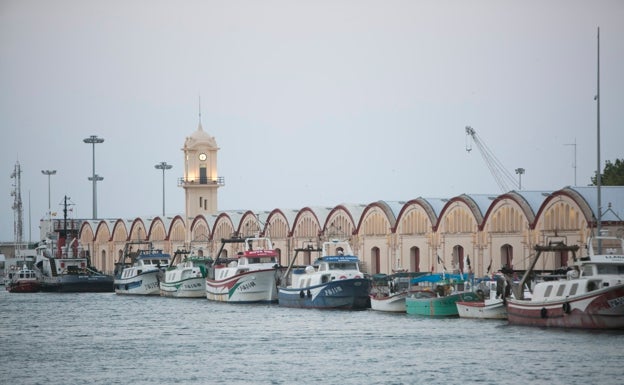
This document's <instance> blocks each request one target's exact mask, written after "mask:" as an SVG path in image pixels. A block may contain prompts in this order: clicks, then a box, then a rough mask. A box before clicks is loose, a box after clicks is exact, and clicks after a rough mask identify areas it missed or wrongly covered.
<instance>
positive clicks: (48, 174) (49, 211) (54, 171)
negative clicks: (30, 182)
mask: <svg viewBox="0 0 624 385" xmlns="http://www.w3.org/2000/svg"><path fill="white" fill-rule="evenodd" d="M41 173H42V174H43V175H47V176H48V215H52V214H51V210H52V205H51V203H50V176H52V175H54V174H56V170H41Z"/></svg>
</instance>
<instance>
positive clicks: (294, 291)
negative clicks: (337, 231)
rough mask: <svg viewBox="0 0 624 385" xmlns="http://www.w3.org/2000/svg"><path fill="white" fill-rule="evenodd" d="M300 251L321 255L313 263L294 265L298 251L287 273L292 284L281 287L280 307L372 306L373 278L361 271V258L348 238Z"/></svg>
mask: <svg viewBox="0 0 624 385" xmlns="http://www.w3.org/2000/svg"><path fill="white" fill-rule="evenodd" d="M296 251H297V252H299V251H308V252H312V251H316V252H318V253H320V254H321V256H320V257H319V258H318V259H317V260H316V261H315V262H314V264H313V265H308V266H305V267H301V266H298V267H294V264H293V263H294V261H295V260H296V257H297V254H296V253H295V256H294V257H293V259H292V261H291V262H290V263H289V266H288V269H287V273H286V277H287V281H290V282H291V283H290V285H286V286H280V287H279V294H278V296H279V305H280V306H284V307H294V308H315V309H347V310H360V309H366V308H369V307H370V297H369V294H370V288H371V283H370V280H369V279H368V278H366V277H365V276H364V273H362V272H361V271H360V267H359V263H360V260H359V258H358V257H356V256H355V255H354V254H353V251H352V249H351V245H350V244H349V243H348V242H347V241H341V240H331V241H327V242H324V243H323V245H322V247H321V248H312V247H308V248H303V249H297V250H296ZM290 272H292V273H290Z"/></svg>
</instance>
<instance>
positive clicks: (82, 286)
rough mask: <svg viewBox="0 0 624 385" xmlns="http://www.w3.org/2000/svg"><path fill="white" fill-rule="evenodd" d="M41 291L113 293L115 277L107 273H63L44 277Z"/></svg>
mask: <svg viewBox="0 0 624 385" xmlns="http://www.w3.org/2000/svg"><path fill="white" fill-rule="evenodd" d="M41 291H44V292H56V293H111V292H113V277H111V276H107V275H62V276H56V277H43V278H42V280H41Z"/></svg>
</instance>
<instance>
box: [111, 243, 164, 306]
mask: <svg viewBox="0 0 624 385" xmlns="http://www.w3.org/2000/svg"><path fill="white" fill-rule="evenodd" d="M135 246H136V247H137V249H136V250H133V248H134V247H135ZM170 260H171V256H170V255H169V254H167V253H163V251H162V250H158V249H153V248H152V244H151V242H141V241H137V242H129V243H127V244H126V246H125V249H124V252H123V255H122V256H121V257H120V260H119V262H117V263H116V264H115V293H117V294H133V295H160V281H161V280H162V279H163V278H164V275H165V269H166V268H167V267H168V266H169V262H170Z"/></svg>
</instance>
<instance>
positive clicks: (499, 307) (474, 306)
mask: <svg viewBox="0 0 624 385" xmlns="http://www.w3.org/2000/svg"><path fill="white" fill-rule="evenodd" d="M500 285H504V286H507V285H506V281H505V280H503V279H499V280H496V281H494V280H490V281H483V282H481V283H480V284H479V286H477V290H475V293H476V294H477V296H478V297H479V300H478V301H467V302H464V301H457V303H456V305H457V312H458V315H459V317H460V318H476V319H507V306H506V305H507V302H506V299H505V289H504V288H502V289H501V288H500V287H498V288H497V286H500ZM481 286H482V288H480V287H481ZM484 289H485V290H484Z"/></svg>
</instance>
